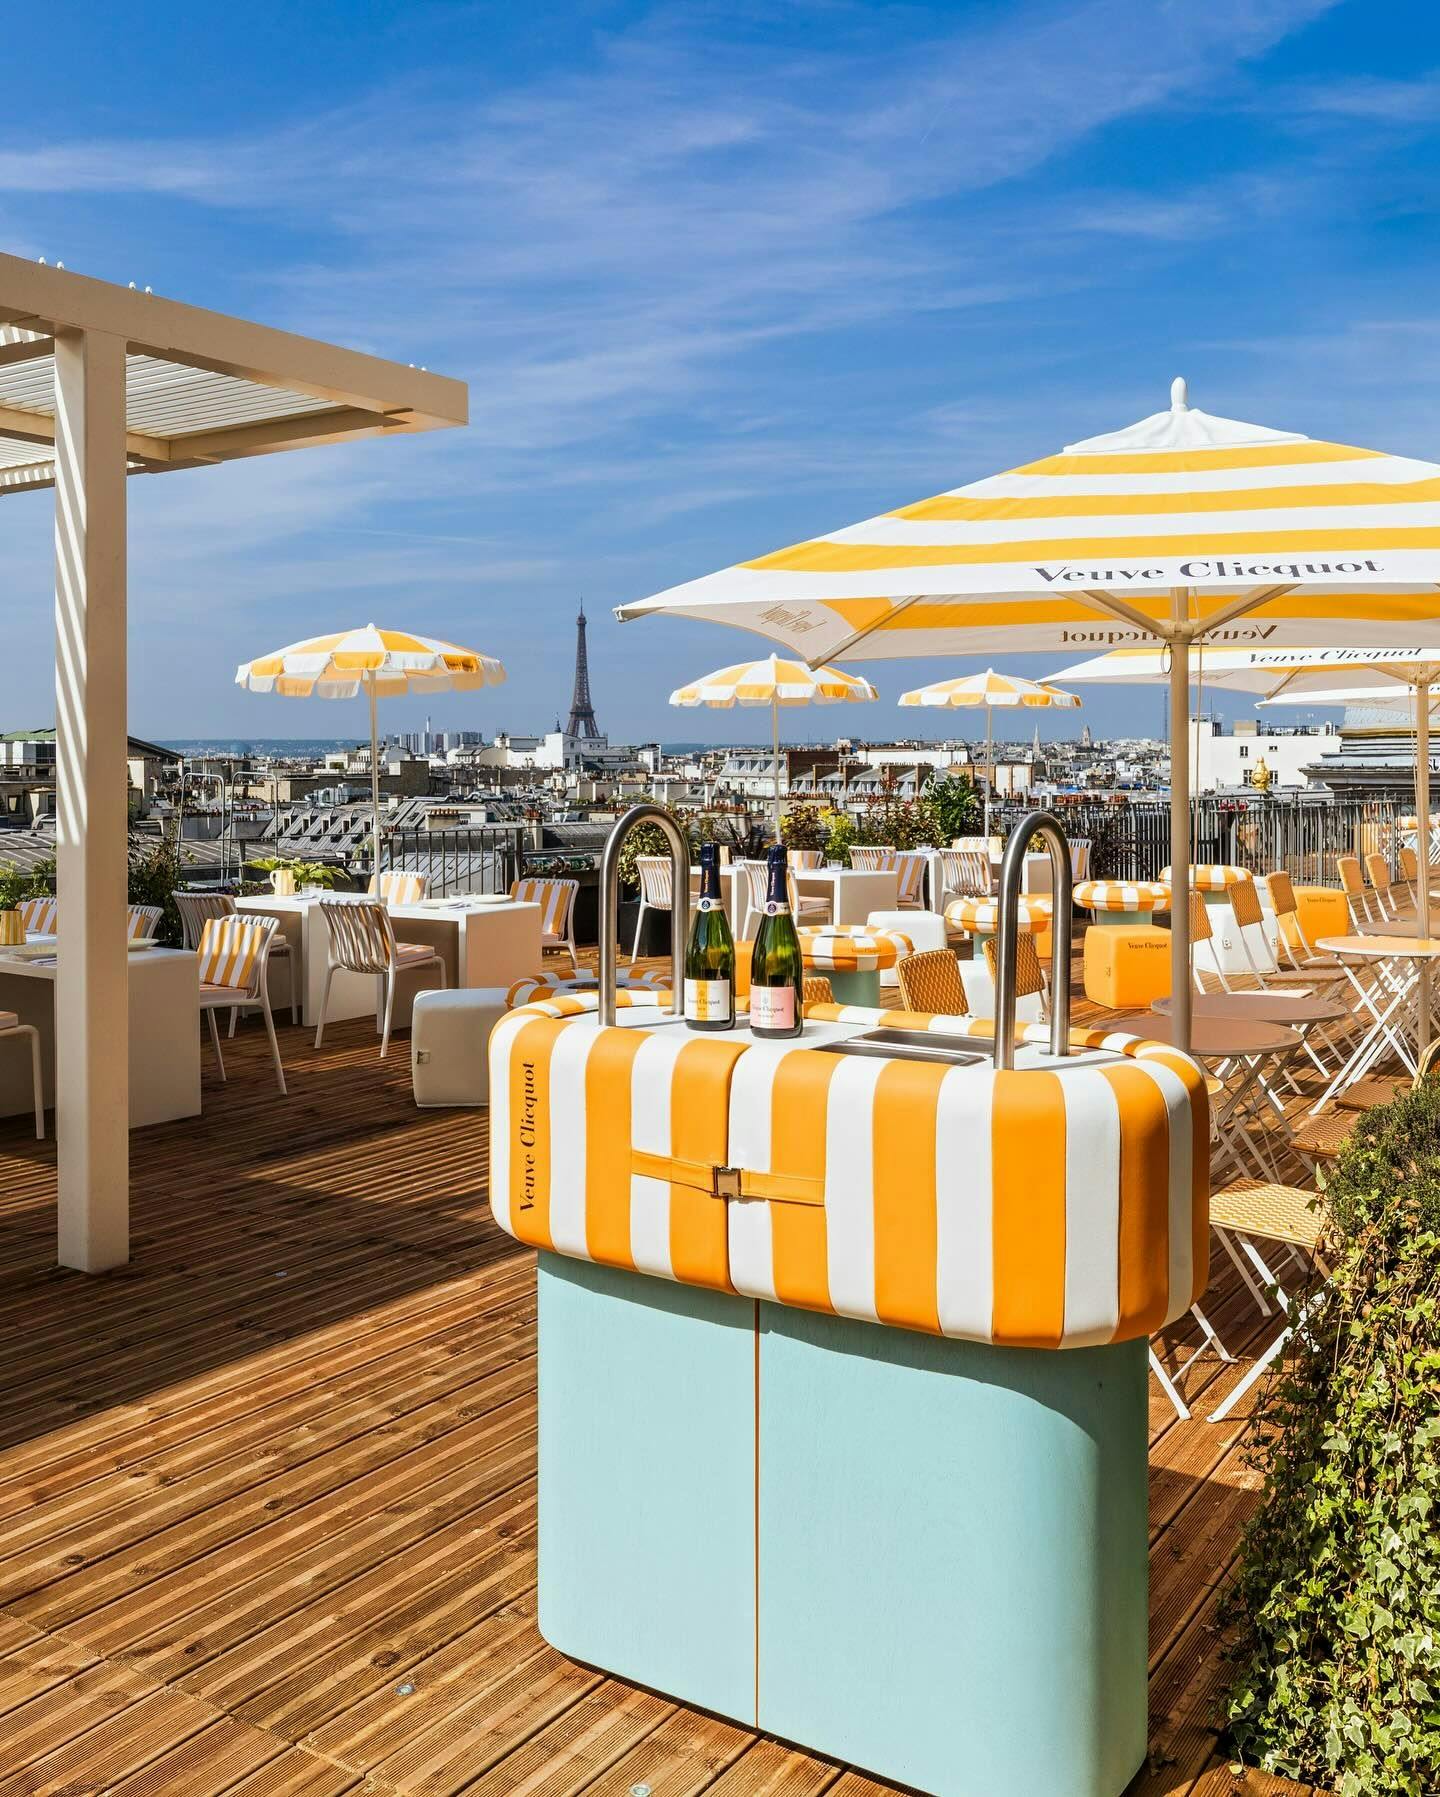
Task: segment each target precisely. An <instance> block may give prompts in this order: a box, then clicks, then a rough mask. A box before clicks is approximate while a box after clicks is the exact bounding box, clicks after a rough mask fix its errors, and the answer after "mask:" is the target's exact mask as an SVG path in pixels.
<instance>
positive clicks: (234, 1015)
mask: <svg viewBox="0 0 1440 1797" xmlns="http://www.w3.org/2000/svg"><path fill="white" fill-rule="evenodd" d="M239 1021H240V1007H239V1005H236V1006H235V1008H234V1009H233V1010H232V1011H231V1013H230V1028H229V1029H228V1030H227V1031H226V1032H225V1033H226V1034H227V1035H229V1036H233V1035H234V1034H235V1025H236V1024H237V1023H238V1022H239Z"/></svg>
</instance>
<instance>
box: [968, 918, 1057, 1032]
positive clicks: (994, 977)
mask: <svg viewBox="0 0 1440 1797" xmlns="http://www.w3.org/2000/svg"><path fill="white" fill-rule="evenodd" d="M984 952H985V966H986V968H987V969H988V971H989V974H990V982H991V984H992V985H993V986H994V987H995V989H996V991H997V992H998V991H999V989H1000V950H999V947H998V945H997V943H996V940H995V938H994V937H993V936H987V937H986V938H985V945H984ZM1037 993H1038V994H1039V995H1040V1014H1041V1016H1042V1017H1048V1016H1049V1015H1050V988H1049V984H1048V982H1047V981H1046V978H1045V969H1044V968H1043V967H1042V966H1041V965H1040V955H1039V952H1038V950H1037V949H1036V947H1035V938H1034V937H1033V936H1029V935H1026V936H1017V937H1016V938H1015V996H1016V998H1033V997H1035V995H1036V994H1037Z"/></svg>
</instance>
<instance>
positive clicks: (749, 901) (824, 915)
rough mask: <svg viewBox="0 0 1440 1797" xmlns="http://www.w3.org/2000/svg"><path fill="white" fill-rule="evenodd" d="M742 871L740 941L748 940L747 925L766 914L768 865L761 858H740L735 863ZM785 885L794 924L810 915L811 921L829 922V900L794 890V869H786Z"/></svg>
mask: <svg viewBox="0 0 1440 1797" xmlns="http://www.w3.org/2000/svg"><path fill="white" fill-rule="evenodd" d="M738 865H739V866H740V867H741V868H743V869H744V872H745V884H746V890H745V922H744V924H743V925H742V926H741V930H740V938H741V940H742V941H749V940H751V937H750V926H751V924H752V923H753V922H754V920H755V919H756V918H759V917H763V916H764V915H765V899H766V896H767V894H768V892H769V889H770V868H769V865H768V863H766V862H764V861H741V862H740V863H739V864H738ZM785 886H786V890H787V892H788V893H789V894H790V914H791V916H792V917H793V918H794V919H795V921H796V923H802V922H803V921H804V920H805V919H806V918H809V920H810V922H811V923H828V922H829V921H830V901H829V899H828V898H803V897H802V896H801V895H800V893H799V892H797V891H796V889H795V874H794V870H793V869H791V868H787V869H786V870H785Z"/></svg>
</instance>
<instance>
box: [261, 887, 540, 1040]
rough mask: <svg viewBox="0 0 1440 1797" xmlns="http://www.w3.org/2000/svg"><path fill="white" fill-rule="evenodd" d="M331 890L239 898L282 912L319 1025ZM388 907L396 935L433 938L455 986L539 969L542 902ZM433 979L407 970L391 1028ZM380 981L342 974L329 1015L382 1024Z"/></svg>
mask: <svg viewBox="0 0 1440 1797" xmlns="http://www.w3.org/2000/svg"><path fill="white" fill-rule="evenodd" d="M327 896H329V895H327V894H313V893H297V894H295V895H294V896H293V897H288V898H277V897H275V896H274V895H272V894H266V893H256V894H255V895H253V896H252V897H249V898H242V899H237V900H236V901H235V902H236V904H237V906H239V908H240V909H241V910H243V911H256V912H261V913H263V914H265V915H266V916H269V917H278V918H279V919H280V927H281V929H282V930H283V932H284V934H285V937H286V939H287V940H288V941H289V943H290V955H291V960H292V963H295V964H296V965H297V968H298V975H297V977H298V978H299V980H300V991H301V995H302V1002H303V1009H302V1011H301V1016H302V1018H303V1019H304V1021H305V1023H306V1024H307V1025H309V1026H310V1027H311V1028H312V1029H313V1028H314V1027H315V1025H316V1024H318V1023H319V1021H320V1004H321V1000H322V999H323V998H324V995H325V968H326V965H327V963H328V959H329V947H330V933H329V931H328V930H327V929H326V927H325V918H324V914H323V913H322V912H321V910H320V905H321V902H322V899H323V898H325V897H327ZM387 908H388V910H389V912H390V919H391V922H392V923H393V924H394V925H395V934H396V935H397V936H398V937H399V939H400V940H401V941H402V942H426V943H430V944H431V945H432V946H433V947H435V948H437V949H438V950H439V951H440V956H441V959H442V960H443V961H444V963H445V977H446V979H447V980H448V981H449V983H450V985H451V986H508V985H510V984H511V983H512V981H514V980H518V979H521V978H523V977H524V976H525V975H526V974H531V973H538V972H539V970H540V958H541V950H540V907H539V905H535V904H528V903H521V902H519V901H517V900H514V899H509V898H506V899H501V900H498V901H497V902H495V903H491V902H489V901H488V900H484V899H477V898H474V897H458V898H454V899H445V900H435V901H433V902H432V901H428V900H422V901H421V902H420V903H419V904H415V905H390V906H389V907H387ZM297 956H298V957H299V959H298V962H296V957H297ZM427 982H431V976H430V975H428V974H426V973H424V972H420V973H417V974H415V975H414V976H413V977H407V976H406V975H404V974H402V975H401V976H400V979H399V981H398V983H397V985H396V989H395V1015H394V1018H393V1020H392V1028H395V1029H404V1028H407V1027H408V1026H409V1023H410V1006H411V1003H412V1001H413V999H414V996H415V994H416V992H418V991H422V990H423V989H424V987H425V985H426V984H427ZM378 983H379V982H378V981H377V980H376V979H375V978H374V977H373V976H372V975H370V974H367V973H343V972H342V973H337V974H336V975H335V979H334V983H333V984H332V986H331V988H330V1010H329V1017H328V1021H330V1022H332V1023H340V1022H343V1021H344V1020H345V1019H346V1018H351V1017H366V1016H370V1015H374V1017H375V1020H376V1022H375V1027H376V1029H377V1030H378V1029H379V1028H380V1027H381V1023H382V1018H381V1003H377V1000H376V987H377V985H378ZM381 1002H382V1003H383V1001H381ZM277 1009H278V1005H277Z"/></svg>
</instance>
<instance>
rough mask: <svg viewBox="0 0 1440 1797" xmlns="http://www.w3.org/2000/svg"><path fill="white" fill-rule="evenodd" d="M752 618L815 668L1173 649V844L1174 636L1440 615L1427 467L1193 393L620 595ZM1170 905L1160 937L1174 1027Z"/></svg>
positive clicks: (1384, 632) (1177, 988)
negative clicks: (935, 491)
mask: <svg viewBox="0 0 1440 1797" xmlns="http://www.w3.org/2000/svg"><path fill="white" fill-rule="evenodd" d="M650 612H676V613H679V614H680V615H682V616H685V617H694V618H708V619H711V620H712V621H714V622H716V623H726V624H734V625H737V626H739V627H741V628H743V629H746V630H753V631H756V632H758V633H759V634H760V635H762V636H767V637H769V638H770V639H771V640H772V641H774V642H777V643H779V644H780V645H781V646H782V648H784V649H786V650H788V651H789V652H791V653H792V654H799V655H802V656H803V657H804V658H805V659H806V660H807V661H811V662H816V661H821V660H827V659H829V658H831V657H834V656H838V655H841V654H844V655H846V656H854V657H856V658H858V659H862V660H876V659H883V658H890V657H897V656H907V655H916V656H920V655H973V654H976V653H977V652H985V651H990V650H1005V651H1017V650H1041V649H1049V650H1055V649H1065V648H1073V649H1093V648H1102V649H1103V648H1109V647H1113V646H1115V645H1116V644H1120V643H1144V642H1146V641H1147V640H1149V639H1151V638H1155V637H1158V638H1159V639H1161V640H1162V641H1164V642H1168V643H1170V644H1171V645H1172V649H1173V654H1172V658H1171V661H1172V666H1171V680H1172V689H1173V701H1172V704H1171V707H1170V715H1171V720H1172V729H1171V736H1172V742H1171V760H1172V767H1173V768H1174V771H1175V776H1176V777H1175V780H1174V781H1173V782H1172V792H1171V838H1172V840H1171V860H1172V863H1173V864H1174V865H1175V868H1176V873H1177V878H1178V879H1179V880H1180V882H1181V883H1182V884H1183V880H1184V874H1185V867H1186V865H1187V864H1188V858H1189V848H1190V845H1189V803H1188V798H1187V796H1186V794H1187V790H1188V773H1187V768H1186V762H1187V759H1188V753H1187V742H1186V730H1185V712H1186V693H1187V689H1188V680H1187V668H1188V660H1189V650H1190V645H1191V643H1192V642H1197V641H1201V640H1204V641H1208V642H1212V643H1221V642H1229V643H1238V644H1245V643H1257V644H1260V643H1265V644H1269V645H1271V646H1278V645H1282V644H1286V643H1299V644H1304V643H1313V642H1315V641H1316V639H1317V638H1319V639H1321V640H1323V641H1328V642H1330V643H1336V644H1345V643H1376V642H1380V643H1384V642H1397V641H1404V640H1407V639H1408V640H1414V639H1415V638H1416V637H1420V638H1423V637H1424V636H1425V635H1427V634H1429V633H1428V631H1427V630H1426V629H1425V628H1424V627H1425V626H1427V625H1432V624H1436V623H1440V465H1437V464H1435V463H1433V462H1422V461H1418V460H1416V459H1414V458H1412V457H1408V456H1394V455H1386V454H1383V453H1382V452H1380V451H1378V450H1372V449H1356V448H1352V447H1351V446H1349V445H1347V444H1343V443H1324V442H1319V441H1314V440H1312V439H1311V438H1309V437H1305V436H1302V435H1301V434H1300V433H1298V432H1296V431H1279V430H1271V429H1267V428H1266V427H1264V426H1261V425H1254V424H1245V423H1241V422H1239V421H1237V420H1235V419H1230V418H1219V417H1213V416H1211V415H1210V414H1209V413H1206V412H1201V411H1197V410H1195V409H1193V408H1192V407H1191V406H1190V404H1189V400H1188V395H1187V393H1186V388H1185V383H1184V381H1182V380H1177V381H1176V382H1174V383H1173V385H1172V387H1171V391H1170V407H1169V410H1168V411H1164V412H1156V413H1154V414H1153V415H1151V416H1150V417H1148V418H1143V419H1141V420H1140V421H1139V423H1137V424H1133V425H1130V426H1128V427H1127V428H1126V429H1124V430H1120V431H1114V432H1110V433H1108V434H1106V435H1103V436H1098V437H1090V438H1088V439H1086V440H1085V441H1084V442H1081V443H1072V444H1070V445H1068V446H1067V447H1066V448H1065V449H1064V450H1063V451H1062V453H1061V454H1059V455H1052V456H1046V457H1044V458H1043V459H1042V460H1040V461H1036V462H1029V463H1027V464H1025V465H1024V466H1022V467H1020V468H1015V469H1012V470H1010V471H1009V472H1008V473H1005V474H999V475H993V476H991V477H990V478H989V479H986V480H980V481H975V482H973V483H971V484H970V485H968V486H964V487H957V488H954V489H953V490H951V491H949V492H946V493H941V494H939V495H938V496H937V497H935V498H933V499H925V500H921V501H920V502H919V503H918V504H916V505H908V506H902V507H901V508H899V509H898V510H896V511H892V512H886V513H883V514H881V515H880V516H878V517H874V518H869V519H866V520H865V521H864V522H863V523H860V524H855V525H851V526H849V527H848V528H847V529H844V530H837V531H833V532H831V533H830V534H829V535H827V536H822V537H817V538H814V539H812V540H811V541H809V542H804V543H797V544H794V545H792V546H791V547H790V548H788V549H781V550H778V551H776V552H775V553H773V554H770V555H762V556H759V557H757V558H756V559H755V560H753V561H747V562H741V563H739V564H738V565H737V566H735V567H732V568H726V569H723V570H721V571H720V572H719V573H716V574H709V575H706V576H704V577H703V578H702V579H699V580H692V581H689V582H687V583H686V584H685V585H683V586H678V587H672V588H670V589H669V590H668V591H667V592H663V593H657V594H655V595H654V596H653V597H652V598H649V599H642V600H638V601H636V602H634V603H633V604H630V605H624V606H621V607H620V608H619V615H620V617H622V618H636V617H642V616H645V615H646V614H648V613H650ZM1188 935H1189V932H1188V928H1187V913H1186V910H1185V908H1184V907H1183V906H1179V907H1177V909H1176V915H1175V928H1174V930H1173V932H1172V952H1173V958H1174V959H1173V969H1172V977H1173V989H1174V997H1175V1013H1174V1015H1175V1022H1176V1027H1177V1030H1178V1032H1179V1039H1180V1041H1182V1042H1184V1041H1185V1040H1186V1039H1187V1035H1188V1030H1189V1011H1190V1004H1189V993H1190V981H1189V974H1188V956H1189V940H1188Z"/></svg>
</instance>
